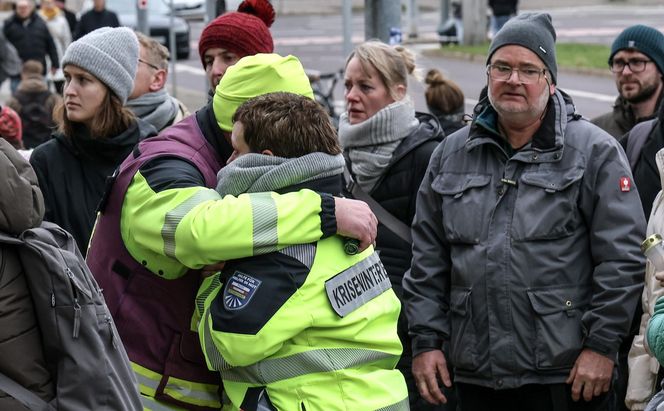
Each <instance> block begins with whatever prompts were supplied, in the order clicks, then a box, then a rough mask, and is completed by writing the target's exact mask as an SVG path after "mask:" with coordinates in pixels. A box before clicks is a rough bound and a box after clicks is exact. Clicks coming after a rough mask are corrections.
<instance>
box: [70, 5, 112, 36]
mask: <svg viewBox="0 0 664 411" xmlns="http://www.w3.org/2000/svg"><path fill="white" fill-rule="evenodd" d="M101 27H120V21H119V20H118V15H117V14H115V13H114V12H112V11H110V10H106V9H104V10H102V11H96V10H94V9H92V10H90V11H88V12H87V13H85V14H83V15H82V16H81V21H79V22H78V24H77V25H76V32H75V33H74V36H73V37H74V40H78V39H79V38H81V37H83V36H85V35H86V34H88V33H90V32H91V31H94V30H97V29H98V28H101Z"/></svg>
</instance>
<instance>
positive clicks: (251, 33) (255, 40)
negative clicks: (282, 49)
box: [198, 0, 275, 66]
mask: <svg viewBox="0 0 664 411" xmlns="http://www.w3.org/2000/svg"><path fill="white" fill-rule="evenodd" d="M274 15H275V13H274V8H273V7H272V5H271V4H270V2H269V1H267V0H244V1H243V2H242V3H240V5H239V6H238V8H237V11H234V12H230V13H226V14H222V15H221V16H219V17H217V18H216V19H214V20H212V22H210V24H208V25H207V26H206V27H205V28H204V29H203V32H202V33H201V37H200V39H199V40H198V53H199V54H200V57H201V64H203V66H205V61H204V59H203V56H204V55H205V52H206V51H207V50H208V49H210V48H214V47H219V48H223V49H226V50H228V51H230V52H233V53H235V54H237V55H238V57H240V58H242V57H245V56H250V55H254V54H258V53H272V52H273V51H274V43H273V42H272V35H271V34H270V30H269V29H268V27H270V26H271V25H272V23H273V22H274Z"/></svg>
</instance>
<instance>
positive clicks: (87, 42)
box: [62, 27, 139, 104]
mask: <svg viewBox="0 0 664 411" xmlns="http://www.w3.org/2000/svg"><path fill="white" fill-rule="evenodd" d="M138 51H139V46H138V38H137V37H136V34H135V33H134V32H133V31H132V30H131V29H129V28H127V27H116V28H111V27H102V28H100V29H97V30H94V31H92V32H90V33H88V34H86V35H85V36H83V37H81V38H80V39H78V40H76V41H75V42H73V43H71V44H70V45H69V47H67V50H65V55H64V57H62V67H65V66H66V65H67V64H73V65H74V66H77V67H80V68H82V69H83V70H85V71H87V72H88V73H90V74H92V75H93V76H95V77H96V78H97V79H99V81H101V82H102V83H104V84H105V85H106V86H108V88H110V89H111V90H113V92H114V93H115V95H117V96H118V97H119V98H120V100H121V101H122V104H124V103H126V102H127V97H128V96H129V93H131V91H132V90H133V89H134V77H136V68H137V67H138Z"/></svg>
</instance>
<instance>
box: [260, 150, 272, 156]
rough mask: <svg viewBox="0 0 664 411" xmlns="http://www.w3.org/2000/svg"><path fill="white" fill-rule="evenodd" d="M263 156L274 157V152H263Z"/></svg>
mask: <svg viewBox="0 0 664 411" xmlns="http://www.w3.org/2000/svg"><path fill="white" fill-rule="evenodd" d="M261 154H264V155H266V156H272V157H274V153H273V152H272V150H263V151H261Z"/></svg>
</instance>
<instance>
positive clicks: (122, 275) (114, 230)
mask: <svg viewBox="0 0 664 411" xmlns="http://www.w3.org/2000/svg"><path fill="white" fill-rule="evenodd" d="M160 156H169V157H173V156H177V157H180V158H182V159H185V160H187V161H189V162H190V163H192V164H194V165H195V166H196V168H198V170H199V171H200V172H201V174H202V175H203V177H204V178H205V184H206V185H207V186H208V187H210V188H213V187H215V185H216V182H217V178H216V173H217V171H219V169H220V168H221V167H222V165H223V164H224V162H223V161H222V159H221V158H220V156H219V154H218V153H217V152H216V151H215V150H214V148H213V147H212V145H211V144H210V143H209V142H208V141H207V140H206V139H205V137H204V136H203V133H202V132H201V129H200V126H199V124H198V123H197V121H196V115H191V116H189V117H187V118H185V119H184V120H182V121H181V122H180V123H178V124H176V125H174V126H172V127H170V128H168V129H166V130H165V131H164V132H162V133H161V134H160V135H159V136H157V137H152V138H148V139H145V140H143V141H141V142H140V143H139V144H138V146H137V147H136V148H135V149H134V151H133V152H132V154H130V155H129V157H128V158H127V159H126V160H125V161H124V162H123V163H122V164H121V165H120V168H119V169H118V171H116V173H115V174H114V181H113V183H112V186H111V188H110V191H109V190H107V193H106V196H105V200H102V205H101V206H100V215H99V217H98V219H97V223H96V226H95V230H94V235H93V237H92V240H91V242H90V248H89V250H88V255H87V262H88V265H89V267H90V270H91V271H92V273H93V274H94V275H95V277H96V279H97V281H98V282H99V285H100V286H101V287H102V289H103V290H104V297H105V299H106V303H107V305H108V307H109V309H110V311H111V314H112V315H113V318H114V320H115V323H116V326H117V328H118V331H119V333H120V337H121V339H122V341H123V343H124V346H125V349H126V350H127V354H128V355H129V359H130V360H131V361H132V362H133V363H135V364H138V365H140V366H142V367H144V368H147V369H149V370H150V371H153V372H155V373H159V374H161V375H162V378H161V381H160V382H159V384H158V387H156V395H155V398H156V399H158V400H160V401H165V402H170V403H174V404H178V405H180V406H184V407H187V409H200V410H204V409H208V408H204V407H198V408H196V407H193V406H192V405H191V404H189V403H183V402H180V401H178V400H177V399H176V398H173V397H172V396H170V395H169V394H168V389H166V392H164V388H166V386H167V384H168V383H169V378H170V377H175V378H178V379H182V380H186V381H189V382H194V383H199V384H214V385H218V386H221V380H220V377H219V374H218V373H216V372H211V371H209V370H208V369H207V366H206V364H205V358H204V356H203V353H202V350H201V347H200V343H199V339H198V334H196V333H194V332H192V331H190V326H191V318H192V314H193V311H194V301H195V297H196V292H197V290H198V286H199V283H200V271H198V270H190V271H189V272H188V273H187V274H186V275H184V276H183V277H181V278H179V279H176V280H164V279H161V278H160V277H159V276H158V275H157V274H155V273H152V272H150V271H148V270H147V269H146V268H144V267H143V265H142V263H141V262H139V261H136V260H134V259H133V257H132V256H131V255H130V254H129V252H128V250H127V249H126V248H125V246H124V244H123V241H122V237H121V233H120V213H121V209H122V203H123V200H124V197H125V193H126V191H127V188H128V187H129V184H130V183H131V180H132V178H133V176H134V175H135V174H136V172H137V171H138V170H139V168H140V167H141V165H143V164H145V163H146V162H148V161H150V160H152V159H154V158H156V157H160ZM139 383H141V384H143V381H141V375H140V373H139ZM171 383H172V382H171Z"/></svg>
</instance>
